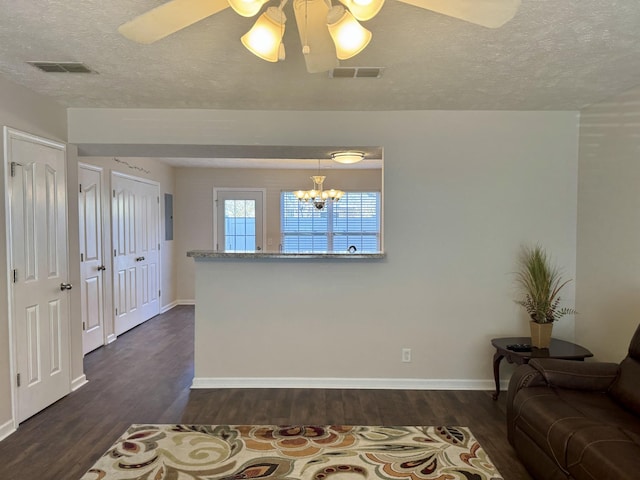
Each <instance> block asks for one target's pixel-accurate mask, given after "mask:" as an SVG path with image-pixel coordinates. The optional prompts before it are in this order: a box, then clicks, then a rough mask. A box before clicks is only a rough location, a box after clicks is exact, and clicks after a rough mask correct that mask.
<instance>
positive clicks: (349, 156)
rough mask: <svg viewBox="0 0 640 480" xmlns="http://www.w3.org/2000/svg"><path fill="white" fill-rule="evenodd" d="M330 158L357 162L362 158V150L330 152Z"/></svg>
mask: <svg viewBox="0 0 640 480" xmlns="http://www.w3.org/2000/svg"><path fill="white" fill-rule="evenodd" d="M331 160H333V161H334V162H338V163H346V164H349V163H358V162H361V161H362V160H364V152H352V151H348V152H334V153H332V154H331Z"/></svg>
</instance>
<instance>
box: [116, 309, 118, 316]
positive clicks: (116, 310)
mask: <svg viewBox="0 0 640 480" xmlns="http://www.w3.org/2000/svg"><path fill="white" fill-rule="evenodd" d="M117 316H118V309H117V308H116V317H117Z"/></svg>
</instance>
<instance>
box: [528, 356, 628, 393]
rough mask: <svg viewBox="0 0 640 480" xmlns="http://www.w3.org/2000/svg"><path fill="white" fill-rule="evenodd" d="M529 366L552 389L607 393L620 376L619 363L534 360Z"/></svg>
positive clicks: (549, 359) (551, 359)
mask: <svg viewBox="0 0 640 480" xmlns="http://www.w3.org/2000/svg"><path fill="white" fill-rule="evenodd" d="M529 366H531V368H533V369H535V370H536V371H537V372H539V373H540V375H542V377H543V378H544V381H545V382H546V383H547V384H548V385H549V386H551V387H560V388H570V389H576V390H590V391H597V392H606V391H607V390H608V389H609V388H610V387H611V385H612V384H613V381H614V380H615V379H616V377H617V376H618V371H619V367H618V364H617V363H605V362H577V361H575V360H559V359H555V358H532V359H531V361H530V362H529Z"/></svg>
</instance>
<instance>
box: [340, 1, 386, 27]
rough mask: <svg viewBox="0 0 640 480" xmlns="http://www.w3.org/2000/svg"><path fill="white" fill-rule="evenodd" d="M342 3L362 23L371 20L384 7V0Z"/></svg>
mask: <svg viewBox="0 0 640 480" xmlns="http://www.w3.org/2000/svg"><path fill="white" fill-rule="evenodd" d="M340 2H341V3H342V4H343V5H344V6H345V7H347V8H348V9H349V11H350V12H351V13H352V14H353V16H354V17H356V19H357V20H360V21H361V22H366V21H367V20H371V19H372V18H373V17H375V16H376V15H377V14H378V12H380V9H381V8H382V6H383V5H384V0H340Z"/></svg>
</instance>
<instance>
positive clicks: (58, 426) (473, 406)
mask: <svg viewBox="0 0 640 480" xmlns="http://www.w3.org/2000/svg"><path fill="white" fill-rule="evenodd" d="M193 315H194V310H193V307H176V308H174V309H173V310H171V311H169V312H167V313H165V314H162V315H159V316H157V317H155V318H154V319H152V320H150V321H148V322H146V323H145V324H143V325H140V326H139V327H137V328H135V329H133V330H131V331H130V332H128V333H126V334H125V335H122V336H120V337H119V338H118V340H117V341H116V342H114V343H112V344H111V345H108V346H105V347H102V348H100V349H98V350H96V351H95V352H93V353H90V354H89V355H87V356H86V357H85V360H84V362H85V373H86V375H87V378H88V380H89V383H88V384H87V385H86V386H84V387H82V388H81V389H79V390H78V391H76V392H73V393H71V394H70V395H68V396H67V397H65V398H63V399H62V400H60V401H59V402H57V403H55V404H54V405H52V406H50V407H49V408H47V409H46V410H44V411H42V412H40V413H39V414H37V415H35V416H34V417H32V418H30V419H29V420H27V421H25V422H23V423H22V424H21V425H20V427H19V429H18V431H17V432H15V433H14V434H12V435H11V436H9V437H8V438H6V439H5V440H3V441H2V442H0V479H2V480H13V479H16V480H49V479H50V480H78V479H79V478H80V477H81V476H82V475H83V474H84V472H86V471H87V470H88V469H89V468H90V467H91V466H92V465H93V463H94V462H95V461H96V460H97V459H98V458H99V457H100V455H102V453H104V452H105V451H106V450H107V449H108V448H109V446H110V445H111V444H112V443H113V442H114V441H115V440H116V439H117V438H118V437H119V436H120V435H121V434H122V433H123V432H124V431H125V430H126V429H127V427H128V426H129V425H130V424H132V423H195V424H345V425H459V426H467V427H469V428H471V431H472V432H473V433H474V435H475V436H476V438H477V439H478V440H479V441H480V444H481V445H482V446H483V447H484V448H485V450H486V452H487V453H488V455H489V456H490V457H491V459H492V460H493V462H494V463H495V464H496V466H497V467H498V469H499V470H500V472H501V473H502V475H503V477H504V479H505V480H520V479H522V480H530V477H529V475H528V474H527V473H526V471H525V470H524V468H523V467H522V465H521V464H520V462H519V461H518V460H517V458H516V457H515V454H514V452H513V449H512V448H511V446H510V445H509V444H508V442H507V440H506V427H505V421H504V415H505V413H504V412H505V404H504V397H505V395H501V398H500V399H499V401H497V402H494V401H493V400H492V399H491V392H478V391H402V390H307V389H224V390H193V391H191V390H190V389H189V387H190V385H191V380H192V378H193V335H194V333H193V332H194V325H193ZM241 354H242V352H238V355H241Z"/></svg>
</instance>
